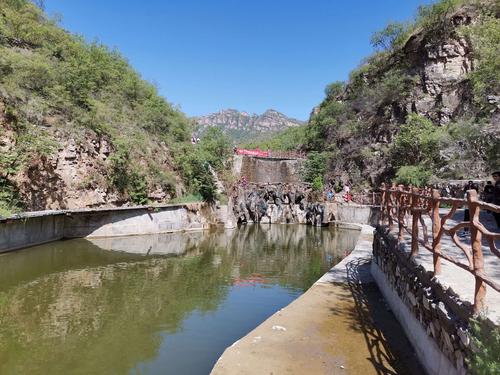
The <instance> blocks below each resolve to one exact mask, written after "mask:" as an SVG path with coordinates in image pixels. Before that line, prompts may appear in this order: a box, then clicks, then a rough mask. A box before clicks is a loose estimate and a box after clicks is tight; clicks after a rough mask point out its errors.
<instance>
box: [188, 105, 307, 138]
mask: <svg viewBox="0 0 500 375" xmlns="http://www.w3.org/2000/svg"><path fill="white" fill-rule="evenodd" d="M194 121H195V122H196V123H197V124H198V128H199V130H200V131H201V132H203V130H204V129H206V128H207V127H210V126H216V127H219V128H221V129H222V130H223V131H224V132H225V133H226V134H227V135H229V136H230V137H231V138H233V139H234V140H235V141H240V140H245V141H248V140H249V138H258V137H259V136H262V135H263V134H272V133H276V132H279V131H282V130H285V129H287V128H289V127H294V126H300V125H304V123H305V122H303V121H299V120H296V119H292V118H289V117H287V116H285V115H284V114H282V113H280V112H278V111H275V110H273V109H268V110H267V111H265V112H264V113H263V114H261V115H257V114H249V113H247V112H240V111H237V110H235V109H226V110H222V111H220V112H217V113H212V114H209V115H206V116H200V117H195V118H194Z"/></svg>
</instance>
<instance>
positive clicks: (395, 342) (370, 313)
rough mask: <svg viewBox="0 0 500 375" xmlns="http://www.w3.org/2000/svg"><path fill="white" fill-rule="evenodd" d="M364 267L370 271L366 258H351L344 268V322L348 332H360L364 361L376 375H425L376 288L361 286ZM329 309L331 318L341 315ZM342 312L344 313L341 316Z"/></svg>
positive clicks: (367, 284)
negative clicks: (349, 299) (347, 301)
mask: <svg viewBox="0 0 500 375" xmlns="http://www.w3.org/2000/svg"><path fill="white" fill-rule="evenodd" d="M367 268H368V269H369V268H370V259H366V258H365V259H363V258H358V259H354V260H352V261H351V262H349V263H347V265H346V269H347V278H348V288H349V290H350V292H351V294H352V296H353V299H354V307H352V308H351V311H349V312H348V314H349V315H350V316H348V319H349V320H350V324H351V329H352V330H355V331H358V332H359V331H361V332H363V335H364V338H365V341H366V345H367V347H368V350H369V352H370V358H367V359H368V360H369V361H370V362H371V363H372V365H373V367H374V369H375V372H376V374H378V375H395V374H405V375H406V374H414V375H417V374H418V375H421V374H425V371H424V369H423V368H422V367H421V365H420V364H419V362H418V359H417V357H416V354H415V353H414V351H413V348H412V346H411V344H410V342H409V341H408V339H407V338H406V336H405V334H404V331H403V328H402V327H401V326H400V324H399V323H398V321H397V320H396V317H395V316H394V314H393V313H392V312H391V311H390V309H389V307H388V306H387V305H386V303H385V301H384V298H383V296H382V294H381V293H380V290H379V289H378V287H377V285H376V284H375V283H374V282H371V283H361V281H360V280H361V277H362V275H363V274H366V271H367ZM331 310H332V313H333V314H335V315H340V314H341V313H340V311H338V310H337V309H336V308H332V309H331ZM345 313H346V312H345V310H344V311H343V312H342V315H344V316H345Z"/></svg>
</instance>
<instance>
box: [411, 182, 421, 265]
mask: <svg viewBox="0 0 500 375" xmlns="http://www.w3.org/2000/svg"><path fill="white" fill-rule="evenodd" d="M417 194H418V190H417V188H412V189H411V208H410V212H411V216H412V221H411V256H412V257H416V256H417V255H418V215H419V212H418V209H419V207H418V198H417Z"/></svg>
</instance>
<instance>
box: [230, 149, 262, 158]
mask: <svg viewBox="0 0 500 375" xmlns="http://www.w3.org/2000/svg"><path fill="white" fill-rule="evenodd" d="M236 154H238V155H247V156H258V157H261V158H268V157H269V152H268V151H262V150H259V149H256V150H247V149H244V148H237V149H236Z"/></svg>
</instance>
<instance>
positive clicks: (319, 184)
mask: <svg viewBox="0 0 500 375" xmlns="http://www.w3.org/2000/svg"><path fill="white" fill-rule="evenodd" d="M312 188H313V190H314V191H317V192H321V191H323V177H321V176H316V177H315V178H314V180H313V182H312Z"/></svg>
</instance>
